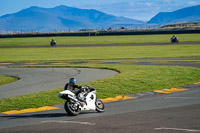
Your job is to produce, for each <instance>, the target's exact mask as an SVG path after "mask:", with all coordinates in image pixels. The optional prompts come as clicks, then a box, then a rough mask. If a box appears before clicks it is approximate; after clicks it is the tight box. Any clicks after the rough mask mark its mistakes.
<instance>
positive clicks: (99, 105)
mask: <svg viewBox="0 0 200 133" xmlns="http://www.w3.org/2000/svg"><path fill="white" fill-rule="evenodd" d="M95 106H96V111H97V112H104V111H105V105H104V103H103V102H102V101H101V100H100V99H98V98H97V99H96V102H95Z"/></svg>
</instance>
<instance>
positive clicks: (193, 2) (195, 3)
mask: <svg viewBox="0 0 200 133" xmlns="http://www.w3.org/2000/svg"><path fill="white" fill-rule="evenodd" d="M188 4H189V5H197V4H199V3H198V2H196V1H189V2H188Z"/></svg>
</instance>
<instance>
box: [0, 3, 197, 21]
mask: <svg viewBox="0 0 200 133" xmlns="http://www.w3.org/2000/svg"><path fill="white" fill-rule="evenodd" d="M0 3H1V5H0V16H2V15H5V14H10V13H15V12H18V11H20V10H22V9H25V8H28V7H30V6H39V7H45V8H52V7H55V6H59V5H66V6H72V7H77V8H82V9H97V10H99V11H102V12H105V13H108V14H112V15H115V16H123V17H127V18H133V19H138V20H144V21H147V20H149V19H151V18H152V17H153V16H155V15H156V14H157V13H159V12H170V11H175V10H177V9H181V8H184V7H188V6H194V5H200V0H0Z"/></svg>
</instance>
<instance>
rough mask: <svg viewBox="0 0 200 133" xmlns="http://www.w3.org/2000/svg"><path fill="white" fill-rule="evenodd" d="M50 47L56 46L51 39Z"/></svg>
mask: <svg viewBox="0 0 200 133" xmlns="http://www.w3.org/2000/svg"><path fill="white" fill-rule="evenodd" d="M50 45H51V46H56V41H55V40H54V39H53V38H52V40H51V43H50Z"/></svg>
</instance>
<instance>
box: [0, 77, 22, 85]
mask: <svg viewBox="0 0 200 133" xmlns="http://www.w3.org/2000/svg"><path fill="white" fill-rule="evenodd" d="M17 80H18V78H15V77H10V76H4V75H0V85H4V84H9V83H12V82H15V81H17Z"/></svg>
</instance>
